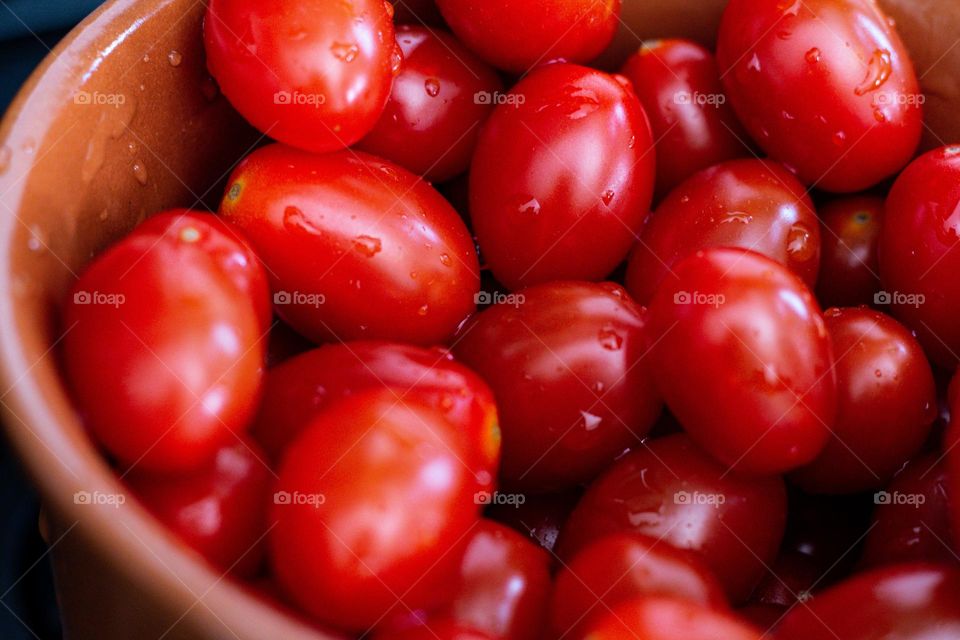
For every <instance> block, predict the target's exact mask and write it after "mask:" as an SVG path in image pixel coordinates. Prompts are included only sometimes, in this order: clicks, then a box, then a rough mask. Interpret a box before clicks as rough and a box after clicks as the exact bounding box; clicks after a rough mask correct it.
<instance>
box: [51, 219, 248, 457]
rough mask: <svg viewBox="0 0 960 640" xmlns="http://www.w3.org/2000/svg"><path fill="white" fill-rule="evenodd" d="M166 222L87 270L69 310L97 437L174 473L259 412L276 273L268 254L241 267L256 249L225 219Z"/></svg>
mask: <svg viewBox="0 0 960 640" xmlns="http://www.w3.org/2000/svg"><path fill="white" fill-rule="evenodd" d="M163 220H165V221H166V224H162V222H160V221H158V222H155V223H151V224H150V225H147V226H146V227H145V228H144V230H143V231H139V230H134V231H133V233H131V234H130V235H128V236H127V237H126V238H124V239H123V240H121V241H120V242H118V243H117V244H115V245H114V246H112V247H110V248H109V249H107V250H106V251H105V252H104V253H103V254H101V255H100V256H98V257H97V258H96V259H95V260H94V261H93V263H91V264H90V266H89V267H87V269H86V271H84V272H83V273H82V274H81V276H80V278H79V279H78V280H77V282H76V283H75V284H74V285H73V287H72V288H71V290H70V293H69V297H68V298H67V303H66V306H65V309H64V312H63V322H64V326H65V327H66V329H67V331H66V334H65V337H64V339H63V354H64V367H65V371H66V377H67V381H68V383H69V386H70V389H71V391H72V393H73V397H74V400H75V402H76V404H77V407H78V408H79V411H80V414H81V416H82V417H83V420H84V422H85V423H86V425H87V427H88V428H89V430H90V431H91V433H92V434H93V436H94V437H95V439H96V440H97V441H98V442H99V443H100V444H102V445H103V447H104V448H105V449H106V450H107V451H108V452H109V453H110V454H111V455H113V456H115V457H116V458H117V460H118V461H119V462H120V463H121V464H122V465H136V466H137V467H140V468H143V469H146V470H153V471H169V472H174V471H186V470H190V469H195V468H197V467H200V466H203V465H204V464H205V463H207V462H208V461H209V460H211V459H212V458H213V456H214V454H215V453H216V451H217V450H218V449H219V448H220V447H221V446H223V444H224V443H225V442H230V441H232V439H233V435H231V432H234V433H240V432H242V431H244V430H246V428H247V426H248V425H249V422H250V420H251V419H252V418H253V415H254V413H255V411H256V407H257V402H258V400H259V396H260V385H261V381H262V375H263V366H264V353H265V350H266V340H265V328H264V327H263V325H262V323H263V318H262V317H258V316H261V313H262V312H261V311H259V310H260V309H263V305H264V301H263V300H262V299H261V300H259V301H258V300H257V299H256V298H255V297H254V289H256V288H257V287H256V286H255V283H256V282H257V281H260V280H262V279H263V278H264V276H263V274H262V273H261V272H260V269H262V267H261V266H260V265H259V264H258V263H256V262H248V263H247V267H246V268H245V269H244V268H241V267H240V266H239V263H238V261H237V260H238V259H240V258H243V257H245V256H246V252H247V249H246V248H245V247H243V246H242V245H240V244H237V243H236V241H235V240H234V239H233V237H232V236H229V235H227V234H226V232H225V231H224V228H223V227H222V226H221V225H219V224H217V223H216V222H215V221H209V222H208V221H206V220H204V219H202V217H196V218H190V221H189V222H185V218H183V217H182V216H181V215H180V212H171V213H169V214H165V215H164V218H163ZM231 244H233V250H230V246H231ZM244 271H247V273H246V274H244V273H243V272H244ZM259 295H260V296H263V295H264V294H263V291H261V292H260V293H259Z"/></svg>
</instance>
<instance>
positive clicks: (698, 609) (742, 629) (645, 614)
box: [578, 598, 763, 640]
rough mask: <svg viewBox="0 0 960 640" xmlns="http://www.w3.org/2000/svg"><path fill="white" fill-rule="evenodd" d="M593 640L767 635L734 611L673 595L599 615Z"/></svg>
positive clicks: (745, 639) (733, 639)
mask: <svg viewBox="0 0 960 640" xmlns="http://www.w3.org/2000/svg"><path fill="white" fill-rule="evenodd" d="M578 637H581V638H585V639H586V638H589V640H626V639H627V638H630V639H631V640H679V639H680V638H683V640H761V638H762V637H763V634H762V633H760V631H759V630H757V629H755V628H753V627H751V626H750V625H749V624H748V623H747V622H746V621H743V620H740V619H738V618H737V617H735V616H734V615H733V614H730V613H725V612H722V611H717V610H715V609H711V608H709V607H705V606H703V605H701V604H696V603H693V602H689V601H686V600H677V599H673V598H640V599H637V600H632V601H630V602H627V603H624V604H623V605H621V606H619V607H617V608H616V609H614V610H613V611H609V612H605V615H602V616H599V619H598V621H597V622H595V623H593V624H591V625H589V630H588V631H587V632H586V633H585V634H584V635H582V636H578Z"/></svg>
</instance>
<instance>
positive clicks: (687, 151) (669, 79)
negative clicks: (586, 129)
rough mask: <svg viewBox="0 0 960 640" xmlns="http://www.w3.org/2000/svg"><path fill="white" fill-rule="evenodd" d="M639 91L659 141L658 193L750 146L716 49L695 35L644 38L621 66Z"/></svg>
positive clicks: (732, 157)
mask: <svg viewBox="0 0 960 640" xmlns="http://www.w3.org/2000/svg"><path fill="white" fill-rule="evenodd" d="M620 72H621V73H622V74H623V75H624V76H626V77H627V78H628V79H629V80H630V81H631V82H632V83H633V88H634V91H635V92H636V94H637V97H638V98H639V99H640V102H641V103H642V104H643V108H644V109H645V110H646V112H647V115H648V116H650V125H651V127H652V128H653V137H654V139H655V140H656V141H657V196H658V198H662V197H663V196H665V195H666V194H667V193H669V192H670V191H671V190H672V189H673V188H674V187H676V186H677V185H678V184H680V183H681V182H683V181H684V180H686V179H687V178H689V177H690V176H692V175H693V174H695V173H697V172H698V171H701V170H703V169H706V168H708V167H712V166H713V165H715V164H719V163H721V162H724V161H726V160H733V159H734V158H739V157H741V156H744V155H747V154H748V153H749V149H748V148H747V147H746V146H745V143H744V142H743V140H745V139H746V132H744V131H743V130H742V127H741V126H740V123H739V122H738V121H737V117H736V116H735V115H734V113H733V110H732V109H731V108H730V105H729V104H727V97H726V96H725V95H724V94H723V89H722V88H721V86H720V72H719V71H718V70H717V62H716V60H715V59H714V57H713V54H712V53H711V52H710V51H708V50H707V49H705V48H703V47H702V46H701V45H699V44H697V43H695V42H690V41H689V40H670V39H668V40H653V41H647V42H644V43H643V44H642V45H641V46H640V49H639V50H638V51H637V52H636V53H635V54H633V55H632V56H630V57H629V58H628V59H627V62H626V63H625V64H624V66H623V68H622V69H621V71H620Z"/></svg>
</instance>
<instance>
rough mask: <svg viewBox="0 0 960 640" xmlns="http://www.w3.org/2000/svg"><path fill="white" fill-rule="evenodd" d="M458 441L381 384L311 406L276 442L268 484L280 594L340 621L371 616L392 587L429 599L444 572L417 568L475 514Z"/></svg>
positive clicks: (422, 406)
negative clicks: (283, 440)
mask: <svg viewBox="0 0 960 640" xmlns="http://www.w3.org/2000/svg"><path fill="white" fill-rule="evenodd" d="M467 447H468V445H467V443H466V440H465V438H464V436H463V435H462V434H460V433H459V432H458V431H457V430H456V429H454V428H453V427H452V426H451V425H450V424H449V423H447V421H446V419H445V418H444V417H443V416H442V415H441V414H440V413H439V412H437V411H436V410H435V409H434V408H433V407H432V406H430V405H429V404H427V403H425V402H421V401H419V400H416V399H413V398H407V399H406V400H403V401H398V400H397V397H396V394H395V393H394V391H393V390H389V389H381V390H378V391H369V392H365V393H358V394H355V395H353V396H350V397H349V398H346V399H343V400H341V401H340V402H337V403H332V404H331V405H330V406H329V407H328V408H327V409H326V410H324V411H323V412H321V413H320V414H318V415H317V416H316V417H315V418H314V419H313V421H312V422H311V424H310V426H308V427H307V429H306V430H304V431H303V432H302V433H301V434H300V435H299V436H298V438H297V439H296V440H295V441H294V442H293V444H291V445H290V447H289V448H288V449H287V453H286V455H285V456H284V459H283V463H282V464H281V466H280V472H279V476H280V479H279V480H278V481H277V484H276V488H277V493H275V494H274V504H273V510H272V513H271V516H272V519H273V522H274V526H273V528H272V529H271V531H270V537H269V551H270V559H271V561H272V567H273V570H274V573H275V575H276V577H277V580H278V582H279V583H280V585H281V586H282V587H283V589H284V592H285V593H286V594H287V596H288V597H289V598H290V599H291V600H292V601H293V602H295V603H296V604H297V605H299V606H300V607H301V608H302V609H303V610H304V611H306V612H307V613H309V614H311V615H313V616H315V617H316V618H317V619H319V620H321V621H324V622H327V623H329V624H332V625H334V626H337V627H340V628H343V629H349V630H362V629H365V628H367V627H369V626H372V625H373V624H375V623H376V622H377V621H378V620H380V619H381V617H382V616H383V615H384V614H386V613H387V612H388V611H389V610H390V609H391V607H393V606H394V605H395V604H396V602H397V600H398V598H402V599H403V601H404V602H405V603H406V604H407V605H408V606H410V607H417V606H420V605H422V604H424V601H433V598H437V599H439V596H440V595H441V594H443V593H444V592H445V590H446V586H445V584H446V583H447V580H448V579H449V577H448V576H446V575H445V572H444V571H440V570H439V569H438V570H437V571H436V574H437V576H436V582H435V583H434V582H433V581H432V580H431V581H429V583H427V582H423V581H420V580H419V578H421V577H422V576H423V574H424V573H425V572H427V571H428V570H429V569H430V568H431V567H434V565H436V564H437V563H439V562H441V560H443V559H444V558H445V557H446V556H447V554H448V553H449V552H451V550H452V549H453V547H455V546H456V543H457V541H458V540H459V539H460V538H461V537H462V536H463V535H464V534H465V533H466V532H467V531H468V530H469V529H470V527H471V526H473V524H474V522H475V521H476V518H477V515H478V513H477V512H478V507H477V505H476V504H475V502H474V496H473V492H474V482H473V475H472V473H471V472H470V469H469V468H468V466H467V465H466V464H465V463H464V462H463V459H464V456H465V451H466V450H467ZM412 585H418V586H419V588H418V589H416V590H412ZM358 594H363V597H362V598H361V597H358Z"/></svg>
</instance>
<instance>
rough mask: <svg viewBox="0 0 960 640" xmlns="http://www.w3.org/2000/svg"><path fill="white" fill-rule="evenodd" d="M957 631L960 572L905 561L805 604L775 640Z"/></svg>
mask: <svg viewBox="0 0 960 640" xmlns="http://www.w3.org/2000/svg"><path fill="white" fill-rule="evenodd" d="M958 637H960V572H958V571H957V570H956V569H952V568H947V567H936V566H934V565H923V564H905V565H897V566H894V567H890V568H888V569H878V570H874V571H869V572H866V573H861V574H859V575H857V576H855V577H853V578H851V579H850V580H847V581H846V582H844V583H842V584H840V585H838V586H836V587H833V588H832V589H829V590H827V591H825V592H823V593H821V594H819V595H818V596H817V597H815V598H813V599H812V600H810V601H809V602H807V603H805V604H804V605H803V606H798V607H795V608H794V609H793V610H792V611H791V612H790V613H789V614H788V615H787V617H786V618H784V620H783V623H782V624H781V625H780V626H779V627H778V629H777V640H836V639H837V638H856V639H857V640H888V639H893V638H897V640H928V639H929V640H933V639H935V638H937V639H939V638H944V639H946V638H958Z"/></svg>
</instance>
